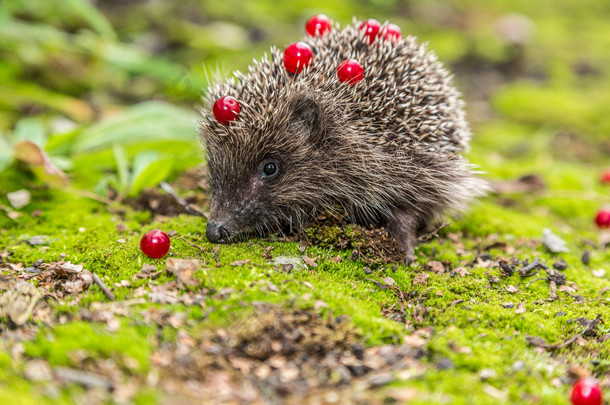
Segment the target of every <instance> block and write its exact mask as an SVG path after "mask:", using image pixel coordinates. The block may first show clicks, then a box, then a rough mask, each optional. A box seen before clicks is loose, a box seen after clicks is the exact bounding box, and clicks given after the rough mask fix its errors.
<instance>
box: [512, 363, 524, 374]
mask: <svg viewBox="0 0 610 405" xmlns="http://www.w3.org/2000/svg"><path fill="white" fill-rule="evenodd" d="M523 369H525V363H524V362H522V361H515V362H514V363H513V371H514V372H515V373H516V372H519V371H521V370H523Z"/></svg>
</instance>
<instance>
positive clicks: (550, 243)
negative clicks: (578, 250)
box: [542, 228, 570, 253]
mask: <svg viewBox="0 0 610 405" xmlns="http://www.w3.org/2000/svg"><path fill="white" fill-rule="evenodd" d="M542 244H543V245H544V246H545V247H546V248H547V249H548V250H550V251H551V252H553V253H560V252H569V251H570V250H569V249H568V244H567V243H566V242H565V241H564V240H563V239H561V238H560V237H559V236H557V235H555V234H554V233H553V232H552V231H551V230H550V229H548V228H544V229H543V230H542Z"/></svg>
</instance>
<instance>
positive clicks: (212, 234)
mask: <svg viewBox="0 0 610 405" xmlns="http://www.w3.org/2000/svg"><path fill="white" fill-rule="evenodd" d="M205 235H206V236H207V237H208V240H209V241H210V242H212V243H227V242H228V241H229V236H230V235H229V231H227V230H226V229H225V228H223V227H222V226H220V225H218V224H217V223H215V222H208V229H207V230H206V231H205Z"/></svg>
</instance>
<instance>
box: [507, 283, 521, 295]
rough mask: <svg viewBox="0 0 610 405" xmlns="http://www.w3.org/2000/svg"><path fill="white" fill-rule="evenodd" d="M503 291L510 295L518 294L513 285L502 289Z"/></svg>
mask: <svg viewBox="0 0 610 405" xmlns="http://www.w3.org/2000/svg"><path fill="white" fill-rule="evenodd" d="M504 289H505V290H506V291H508V292H509V293H512V294H515V293H518V292H519V289H518V288H517V287H515V286H514V285H509V286H508V287H504Z"/></svg>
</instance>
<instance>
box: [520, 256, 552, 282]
mask: <svg viewBox="0 0 610 405" xmlns="http://www.w3.org/2000/svg"><path fill="white" fill-rule="evenodd" d="M536 268H537V269H538V270H536V271H535V272H534V273H531V274H530V271H532V270H534V269H536ZM541 268H542V269H545V270H547V269H548V268H549V267H548V266H546V265H544V264H542V263H541V262H540V259H539V258H537V257H536V258H534V260H532V262H531V263H530V264H528V265H527V266H524V267H521V268H520V269H519V275H520V276H521V277H531V276H535V275H536V274H538V272H539V271H540V269H541Z"/></svg>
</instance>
